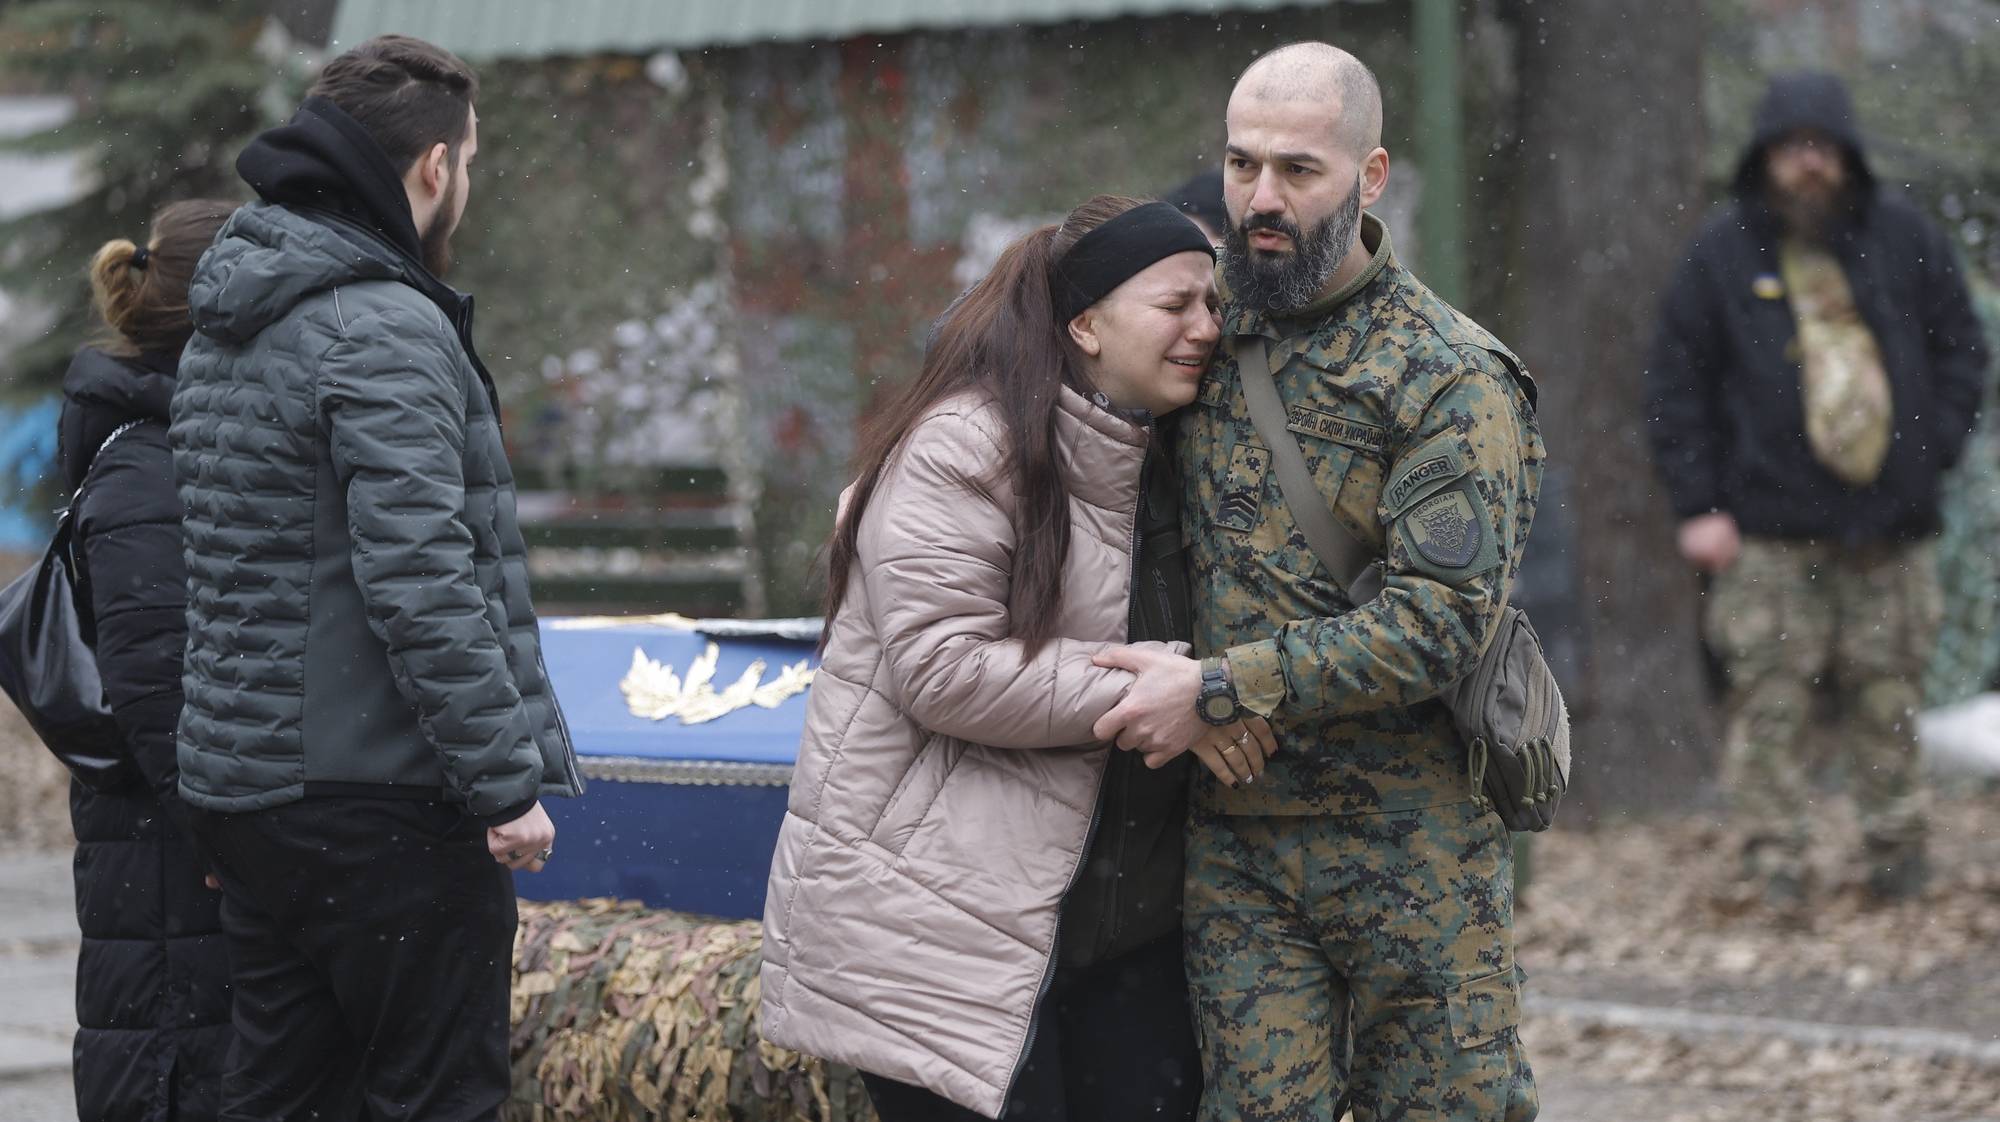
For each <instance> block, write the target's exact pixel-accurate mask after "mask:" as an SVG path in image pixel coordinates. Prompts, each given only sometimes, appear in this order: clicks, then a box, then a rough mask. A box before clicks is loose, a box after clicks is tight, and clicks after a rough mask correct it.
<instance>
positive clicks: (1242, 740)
mask: <svg viewBox="0 0 2000 1122" xmlns="http://www.w3.org/2000/svg"><path fill="white" fill-rule="evenodd" d="M1248 743H1250V730H1249V729H1244V730H1243V735H1242V736H1239V737H1237V738H1236V746H1237V747H1238V748H1241V747H1243V746H1244V745H1246V744H1248Z"/></svg>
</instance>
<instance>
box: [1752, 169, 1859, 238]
mask: <svg viewBox="0 0 2000 1122" xmlns="http://www.w3.org/2000/svg"><path fill="white" fill-rule="evenodd" d="M1765 191H1766V192H1767V197H1768V198H1769V199H1770V201H1771V209H1772V211H1774V212H1775V213H1776V214H1777V216H1778V221H1779V222H1781V223H1783V224H1784V227H1785V233H1787V234H1789V235H1791V236H1792V237H1795V238H1801V239H1803V240H1805V241H1809V242H1823V241H1825V240H1826V239H1827V237H1828V235H1830V234H1831V233H1832V231H1833V228H1834V226H1835V224H1836V223H1837V222H1838V221H1839V219H1840V217H1841V215H1843V214H1845V213H1847V212H1848V211H1849V210H1850V209H1852V208H1853V206H1854V189H1853V188H1852V187H1851V186H1850V185H1848V184H1846V183H1840V182H1835V181H1831V180H1820V181H1819V182H1818V183H1817V184H1815V185H1814V187H1813V188H1812V189H1809V190H1803V191H1801V190H1796V189H1794V190H1789V191H1788V190H1785V189H1784V188H1782V187H1779V186H1778V185H1777V184H1775V183H1768V182H1767V184H1766V186H1765Z"/></svg>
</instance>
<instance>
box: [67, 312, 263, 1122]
mask: <svg viewBox="0 0 2000 1122" xmlns="http://www.w3.org/2000/svg"><path fill="white" fill-rule="evenodd" d="M178 360H179V356H178V355H175V354H149V355H144V356H141V357H137V358H119V357H114V356H112V355H109V354H105V353H104V352H102V351H97V350H89V349H86V350H84V351H82V352H80V353H79V354H78V355H77V356H76V360H75V362H73V363H72V364H71V365H70V369H69V374H68V376H67V377H66V378H64V380H63V410H62V420H61V422H60V435H59V438H58V449H59V451H58V465H59V467H60V469H61V471H62V478H63V482H64V485H65V486H66V487H67V488H69V489H71V490H73V489H74V488H75V487H76V486H77V484H78V483H80V482H81V481H82V480H83V478H84V473H85V471H86V470H87V469H90V467H91V461H92V459H93V458H96V459H98V461H99V462H98V463H97V464H96V467H95V470H91V471H90V486H89V487H88V488H87V489H86V490H85V491H84V493H83V495H82V496H81V498H80V499H79V500H78V503H77V508H76V535H77V541H78V545H79V546H80V548H81V550H82V553H83V558H84V571H85V573H86V574H87V576H88V588H89V590H90V597H91V607H92V609H93V611H94V613H95V617H96V621H97V647H96V653H97V666H98V671H99V672H100V674H101V675H102V676H103V679H104V689H105V693H106V695H107V696H108V698H109V700H110V702H111V706H112V711H113V713H114V714H115V716H116V719H117V721H118V726H119V728H120V730H121V731H123V732H124V734H125V743H126V748H127V750H128V751H129V752H130V753H131V756H132V758H133V760H134V761H135V762H136V763H137V764H138V769H139V771H140V773H141V774H142V775H143V776H144V777H145V782H144V784H143V785H142V786H137V787H134V788H132V789H130V790H126V791H118V792H111V793H105V792H96V791H91V790H89V789H87V788H85V787H83V786H82V785H80V784H76V785H72V788H71V794H70V819H71V823H72V825H73V826H74V828H75V830H76V839H77V853H76V867H75V872H76V914H77V923H78V925H79V927H80V928H81V930H82V933H83V946H82V950H81V952H80V955H79V960H78V968H77V990H76V1015H77V1024H78V1025H79V1026H80V1027H79V1028H78V1030H77V1039H76V1052H75V1075H76V1094H77V1116H78V1118H79V1119H81V1120H83V1122H114V1120H116V1122H124V1120H127V1119H169V1118H171V1119H199V1118H213V1117H215V1114H216V1109H217V1103H216V1093H217V1088H218V1083H219V1080H220V1076H221V1071H222V1064H223V1060H224V1058H225V1056H226V1054H227V1052H228V1044H229V1039H230V1029H229V963H228V958H227V954H226V952H225V950H224V947H223V941H222V934H221V923H220V920H219V916H218V914H217V907H218V901H219V900H220V897H219V895H218V894H217V893H215V892H213V891H210V890H209V889H208V888H206V887H204V886H203V885H202V876H203V874H204V873H205V872H206V868H205V866H204V864H203V863H202V862H201V861H200V860H199V859H198V858H197V856H196V853H195V851H194V848H193V846H192V844H191V843H190V841H189V836H188V833H187V829H186V811H185V809H184V808H183V805H182V803H181V801H180V799H179V797H178V796H177V795H176V793H175V785H176V780H177V779H178V776H179V771H178V768H177V767H176V765H175V749H174V740H175V725H176V722H177V721H178V720H179V717H180V709H181V647H182V644H183V643H184V642H185V640H186V638H187V615H186V612H187V591H186V575H187V568H186V565H185V564H184V563H183V561H182V558H181V531H180V519H181V505H180V499H179V497H178V496H177V495H176V494H175V493H174V471H173V460H172V456H171V454H170V453H169V452H168V450H167V427H166V420H167V404H168V400H169V399H170V398H171V396H172V394H173V389H174V375H175V366H176V363H177V362H178ZM128 421H142V422H146V423H143V424H140V425H138V426H137V427H135V428H133V429H131V430H130V431H128V432H126V433H125V434H124V435H122V436H120V437H119V438H118V439H117V440H116V441H115V442H113V443H112V444H111V446H110V447H108V448H105V449H104V451H103V453H102V454H101V456H100V455H99V453H98V449H99V448H100V446H102V445H103V444H104V441H105V438H107V437H109V436H110V435H111V434H112V432H114V431H115V430H116V429H117V428H118V427H119V426H121V425H123V424H125V423H126V422H128Z"/></svg>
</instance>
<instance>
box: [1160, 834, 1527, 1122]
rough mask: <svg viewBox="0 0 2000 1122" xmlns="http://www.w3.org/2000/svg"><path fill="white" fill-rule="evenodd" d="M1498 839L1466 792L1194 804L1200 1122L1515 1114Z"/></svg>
mask: <svg viewBox="0 0 2000 1122" xmlns="http://www.w3.org/2000/svg"><path fill="white" fill-rule="evenodd" d="M1513 860H1514V858H1513V843H1512V841H1511V840H1510V839H1509V836H1508V834H1507V830H1506V828H1505V827H1504V826H1502V825H1501V824H1500V820H1499V819H1498V818H1495V817H1494V816H1493V815H1491V814H1488V813H1485V812H1481V811H1476V810H1474V809H1473V807H1472V804H1471V803H1470V802H1465V803H1458V804H1454V805H1449V806H1440V807H1432V808H1429V809H1425V810H1413V811H1401V812H1392V813H1387V814H1374V815H1343V816H1313V815H1297V816H1292V815H1285V816H1247V815H1237V816H1225V815H1200V816H1197V818H1196V819H1195V820H1194V822H1193V823H1192V824H1191V825H1190V827H1189V834H1188V853H1187V861H1188V879H1187V898H1186V904H1185V908H1186V912H1185V915H1186V930H1187V969H1188V984H1189V986H1190V987H1191V989H1192V990H1193V993H1194V998H1195V1007H1196V1012H1197V1017H1198V1020H1199V1027H1200V1031H1201V1052H1202V1066H1203V1068H1204V1070H1205V1074H1206V1081H1207V1082H1206V1087H1205V1089H1204V1091H1203V1093H1202V1103H1201V1113H1200V1118H1201V1122H1238V1120H1241V1122H1333V1120H1334V1119H1336V1118H1337V1117H1338V1114H1337V1112H1336V1110H1335V1105H1336V1103H1338V1102H1339V1101H1341V1100H1342V1099H1343V1098H1346V1099H1347V1101H1349V1102H1350V1103H1351V1104H1352V1105H1353V1108H1354V1116H1355V1118H1356V1119H1358V1120H1360V1122H1377V1120H1383V1122H1386V1120H1389V1119H1399V1120H1411V1122H1414V1120H1418V1119H1423V1120H1454V1122H1456V1120H1464V1122H1473V1120H1478V1122H1530V1120H1532V1119H1533V1118H1534V1117H1535V1114H1536V1111H1537V1104H1538V1099H1537V1097H1536V1093H1535V1081H1534V1075H1533V1074H1532V1073H1531V1072H1530V1071H1529V1069H1528V1060H1527V1056H1526V1054H1525V1053H1524V1052H1523V1051H1522V1048H1521V1038H1520V1034H1519V1031H1518V1026H1519V1023H1520V974H1519V972H1518V971H1517V969H1516V967H1515V964H1514V867H1513Z"/></svg>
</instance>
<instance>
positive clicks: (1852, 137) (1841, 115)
mask: <svg viewBox="0 0 2000 1122" xmlns="http://www.w3.org/2000/svg"><path fill="white" fill-rule="evenodd" d="M1808 128H1809V129H1818V130H1820V131H1821V132H1824V133H1827V134H1828V135H1830V136H1832V137H1834V138H1835V139H1837V140H1839V141H1840V144H1841V146H1842V147H1843V148H1844V149H1846V152H1847V168H1848V172H1849V174H1850V176H1851V178H1852V179H1853V181H1854V184H1855V186H1856V187H1857V188H1858V189H1859V190H1860V192H1861V194H1862V195H1863V196H1867V195H1870V194H1872V193H1873V192H1874V190H1875V174H1874V172H1873V170H1871V169H1870V168H1869V166H1868V155H1867V150H1866V148H1865V147H1864V145H1863V144H1862V141H1861V130H1860V128H1859V127H1858V126H1857V125H1856V124H1855V121H1854V102H1853V99H1852V98H1850V97H1849V96H1848V94H1847V86H1846V85H1845V84H1843V83H1842V82H1841V80H1840V79H1839V78H1836V77H1834V76H1833V75H1831V74H1822V73H1816V72H1807V73H1801V74H1784V75H1780V76H1778V77H1776V78H1773V79H1771V84H1770V86H1768V87H1767V88H1766V89H1765V90H1764V99H1763V100H1762V101H1760V102H1758V104H1757V115H1756V117H1755V118H1754V119H1753V122H1752V126H1751V132H1750V143H1749V145H1748V146H1746V147H1745V148H1744V150H1743V156H1742V158H1741V159H1739V160H1738V161H1737V163H1736V178H1735V180H1734V181H1733V182H1732V184H1731V188H1730V189H1731V190H1732V191H1733V192H1735V194H1736V195H1737V196H1738V197H1739V198H1744V199H1753V200H1754V199H1758V198H1759V197H1760V196H1761V195H1762V193H1763V188H1764V155H1765V153H1766V152H1767V151H1768V150H1769V149H1770V147H1771V145H1773V144H1775V143H1777V141H1778V140H1780V139H1782V138H1783V137H1784V136H1785V134H1786V133H1789V132H1793V131H1795V130H1797V129H1808Z"/></svg>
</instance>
